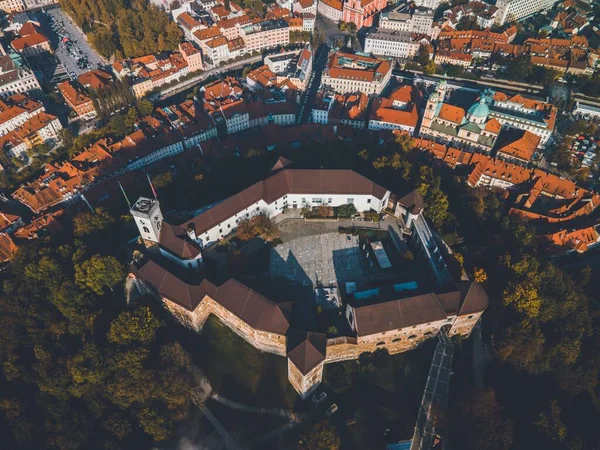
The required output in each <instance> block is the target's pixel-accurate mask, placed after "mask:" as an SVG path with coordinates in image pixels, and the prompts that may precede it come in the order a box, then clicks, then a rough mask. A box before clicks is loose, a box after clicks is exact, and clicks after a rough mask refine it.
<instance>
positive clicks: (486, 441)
mask: <svg viewBox="0 0 600 450" xmlns="http://www.w3.org/2000/svg"><path fill="white" fill-rule="evenodd" d="M459 398H460V401H459V403H458V405H457V406H456V409H455V410H453V411H451V412H450V413H449V415H448V417H449V419H450V421H451V425H450V427H449V430H450V431H451V432H452V433H453V438H454V439H455V440H456V442H457V443H458V445H459V446H460V448H461V449H464V450H476V449H477V450H508V449H510V448H512V444H513V440H514V432H513V423H512V421H511V420H510V419H509V418H506V417H504V416H503V409H502V407H501V406H500V405H499V404H498V400H497V399H496V393H495V392H494V391H493V390H492V389H487V390H477V389H473V390H469V391H463V392H462V393H461V394H460V395H459Z"/></svg>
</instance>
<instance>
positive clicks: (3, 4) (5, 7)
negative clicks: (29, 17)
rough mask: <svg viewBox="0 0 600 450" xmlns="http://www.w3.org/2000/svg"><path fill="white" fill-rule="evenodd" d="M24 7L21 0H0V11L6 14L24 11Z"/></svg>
mask: <svg viewBox="0 0 600 450" xmlns="http://www.w3.org/2000/svg"><path fill="white" fill-rule="evenodd" d="M25 9H26V8H25V3H24V2H23V0H0V11H3V12H5V13H7V14H10V13H14V12H19V11H25Z"/></svg>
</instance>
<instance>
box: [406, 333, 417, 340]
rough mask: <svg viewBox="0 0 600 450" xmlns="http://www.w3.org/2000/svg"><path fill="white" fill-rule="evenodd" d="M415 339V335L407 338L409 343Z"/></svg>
mask: <svg viewBox="0 0 600 450" xmlns="http://www.w3.org/2000/svg"><path fill="white" fill-rule="evenodd" d="M416 338H417V335H416V334H411V335H410V336H409V337H408V340H409V341H412V340H414V339H416Z"/></svg>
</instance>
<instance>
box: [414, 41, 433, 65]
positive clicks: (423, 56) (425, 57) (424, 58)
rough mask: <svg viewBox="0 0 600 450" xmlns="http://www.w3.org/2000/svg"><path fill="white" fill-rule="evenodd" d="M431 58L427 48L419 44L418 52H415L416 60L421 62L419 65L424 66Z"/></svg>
mask: <svg viewBox="0 0 600 450" xmlns="http://www.w3.org/2000/svg"><path fill="white" fill-rule="evenodd" d="M430 60H431V56H430V53H429V48H428V47H427V46H426V45H423V44H421V46H420V47H419V52H418V53H417V62H418V63H419V64H421V67H423V68H425V66H427V64H429V61H430Z"/></svg>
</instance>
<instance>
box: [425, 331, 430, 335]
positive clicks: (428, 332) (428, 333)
mask: <svg viewBox="0 0 600 450" xmlns="http://www.w3.org/2000/svg"><path fill="white" fill-rule="evenodd" d="M423 336H431V331H426V332H425V333H423Z"/></svg>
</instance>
